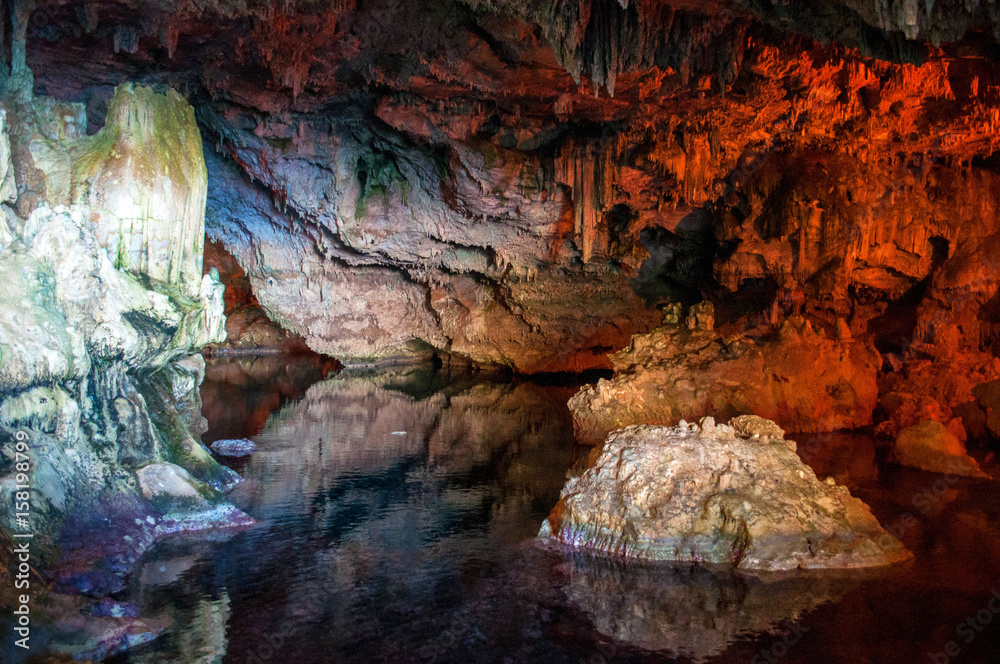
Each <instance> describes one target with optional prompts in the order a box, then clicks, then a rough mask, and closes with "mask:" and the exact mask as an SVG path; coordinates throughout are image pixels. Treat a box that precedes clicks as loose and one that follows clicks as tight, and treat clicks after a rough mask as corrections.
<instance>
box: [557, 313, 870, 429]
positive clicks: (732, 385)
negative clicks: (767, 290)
mask: <svg viewBox="0 0 1000 664" xmlns="http://www.w3.org/2000/svg"><path fill="white" fill-rule="evenodd" d="M678 312H679V308H678V307H673V308H668V310H667V313H666V315H665V316H664V320H665V322H666V324H665V325H663V326H661V327H659V328H657V329H655V330H653V331H652V332H650V333H649V334H642V335H636V336H634V337H633V338H632V341H631V343H630V345H629V346H628V347H627V348H625V349H623V350H621V351H618V352H617V353H613V354H612V355H611V356H610V358H611V362H612V365H613V366H614V368H615V376H614V378H612V379H611V380H607V379H603V378H602V379H600V380H599V381H598V382H597V383H596V384H594V385H588V386H585V387H584V388H583V389H581V390H580V392H578V393H577V394H576V395H575V396H574V397H573V398H572V399H571V400H570V402H569V407H570V410H571V411H572V412H573V420H574V424H575V426H576V430H577V437H578V438H579V439H580V441H581V442H584V443H588V444H597V443H599V442H601V441H602V440H603V439H604V437H605V436H606V435H607V434H608V432H610V431H612V430H614V429H619V428H622V427H625V426H627V425H630V424H676V423H677V422H678V421H679V420H681V419H691V420H693V419H697V418H699V417H702V416H704V415H708V414H711V413H715V414H717V415H719V416H720V417H732V416H734V415H743V414H750V413H754V414H759V415H761V416H762V417H767V418H769V419H773V420H775V421H776V422H778V423H779V424H780V425H781V426H782V427H783V428H787V429H789V430H793V431H800V432H814V431H831V430H835V429H849V428H855V427H859V426H864V425H866V424H870V423H871V421H872V420H871V418H872V411H873V409H874V408H875V405H876V400H877V398H878V389H877V386H876V382H875V376H876V371H877V370H878V367H879V358H878V353H876V352H875V350H874V349H873V348H871V347H869V346H868V345H866V344H865V343H863V342H861V341H856V340H854V339H852V338H850V334H849V333H847V334H846V336H845V335H843V334H842V335H841V338H840V339H831V338H828V337H827V336H826V335H825V334H823V333H822V332H817V331H816V330H814V329H813V327H812V326H811V325H810V324H809V322H808V321H806V320H804V319H801V318H789V319H787V320H786V321H785V322H784V323H783V324H782V326H781V328H780V329H779V330H778V331H777V333H775V334H771V335H767V336H763V337H757V338H753V337H749V336H744V335H741V334H735V335H728V336H723V335H722V334H720V333H719V332H716V331H714V330H712V329H711V315H710V314H708V313H707V311H697V310H695V311H693V313H692V315H691V317H690V318H689V320H688V322H687V323H686V324H685V325H683V326H682V325H681V324H680V316H679V313H678Z"/></svg>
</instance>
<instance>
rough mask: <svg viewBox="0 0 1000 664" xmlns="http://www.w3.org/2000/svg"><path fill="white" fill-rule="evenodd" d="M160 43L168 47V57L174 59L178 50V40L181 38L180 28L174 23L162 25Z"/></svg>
mask: <svg viewBox="0 0 1000 664" xmlns="http://www.w3.org/2000/svg"><path fill="white" fill-rule="evenodd" d="M159 32H160V45H162V46H163V47H164V48H166V49H167V57H168V58H170V59H171V60H173V59H174V53H176V52H177V40H178V39H179V38H180V30H179V29H178V28H177V26H174V25H169V24H168V25H161V26H160V31H159Z"/></svg>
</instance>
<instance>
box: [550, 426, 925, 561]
mask: <svg viewBox="0 0 1000 664" xmlns="http://www.w3.org/2000/svg"><path fill="white" fill-rule="evenodd" d="M779 432H780V433H779ZM783 433H784V432H781V430H780V429H778V428H777V426H776V425H775V424H774V423H773V422H770V421H768V420H764V419H763V418H759V417H756V416H742V417H737V418H734V419H733V420H732V421H731V422H730V424H729V425H716V424H715V421H714V420H713V419H712V418H711V417H706V418H704V419H703V420H702V422H701V425H700V426H699V425H694V424H692V425H688V424H686V423H683V422H682V423H681V424H680V425H678V426H676V427H658V426H630V427H626V428H625V429H621V430H619V431H615V432H613V433H612V434H611V435H610V436H609V437H608V439H607V441H606V442H605V444H604V447H603V449H602V450H601V451H600V453H599V454H596V456H595V457H594V458H593V461H592V463H591V465H590V467H589V468H588V469H587V470H586V471H585V472H584V473H583V474H582V475H580V476H579V477H574V478H572V479H570V480H569V482H567V483H566V486H565V487H564V488H563V491H562V496H561V497H560V499H559V502H558V503H557V504H556V506H555V508H554V509H553V510H552V513H551V514H550V515H549V517H548V519H547V520H546V521H545V522H544V523H543V524H542V528H541V531H540V532H539V536H540V537H543V538H551V539H553V540H555V541H557V542H561V543H563V544H568V545H571V546H573V547H578V548H584V549H591V550H597V551H601V552H605V553H610V554H615V555H620V556H624V557H630V558H639V559H647V560H671V561H681V562H693V563H717V564H723V565H731V566H733V567H736V568H740V569H755V570H790V569H796V568H802V569H807V568H827V567H829V568H856V567H877V566H882V565H889V564H892V563H896V562H901V561H903V560H906V559H908V558H909V557H910V553H909V552H908V551H907V550H906V549H905V548H904V547H903V545H902V544H901V543H900V542H899V541H898V540H897V539H896V538H894V537H893V536H892V535H890V534H889V533H888V532H886V531H885V530H884V529H883V528H882V527H881V526H880V525H879V523H878V521H877V520H876V519H875V517H874V516H873V515H872V513H871V511H870V510H869V509H868V506H867V505H865V504H864V503H863V502H861V501H860V500H858V499H857V498H854V497H853V496H851V494H850V492H849V491H848V490H847V488H846V487H843V486H838V485H837V484H836V483H835V482H833V481H832V480H829V479H828V480H827V481H826V482H821V481H820V480H819V479H818V478H817V477H816V475H815V473H813V471H812V469H810V468H809V467H808V466H806V465H805V464H804V463H802V461H801V460H800V459H799V457H798V456H797V455H796V453H795V447H796V446H795V443H794V442H793V441H788V440H785V439H784V438H783Z"/></svg>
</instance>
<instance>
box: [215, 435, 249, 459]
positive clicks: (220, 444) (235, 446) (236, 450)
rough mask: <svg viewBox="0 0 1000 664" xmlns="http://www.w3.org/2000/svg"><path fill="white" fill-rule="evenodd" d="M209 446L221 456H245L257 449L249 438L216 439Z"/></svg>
mask: <svg viewBox="0 0 1000 664" xmlns="http://www.w3.org/2000/svg"><path fill="white" fill-rule="evenodd" d="M209 447H211V448H212V451H213V452H215V453H216V454H218V455H221V456H228V457H245V456H250V455H251V454H253V453H254V452H256V451H257V445H256V444H255V443H254V442H253V441H252V440H250V439H249V438H226V439H223V440H217V441H215V442H214V443H212V444H211V445H209Z"/></svg>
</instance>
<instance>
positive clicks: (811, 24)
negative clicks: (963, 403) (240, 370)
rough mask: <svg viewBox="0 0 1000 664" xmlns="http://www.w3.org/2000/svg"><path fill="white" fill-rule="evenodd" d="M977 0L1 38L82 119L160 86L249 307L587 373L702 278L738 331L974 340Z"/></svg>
mask: <svg viewBox="0 0 1000 664" xmlns="http://www.w3.org/2000/svg"><path fill="white" fill-rule="evenodd" d="M990 7H991V5H990V6H986V5H983V6H979V5H976V6H975V7H973V6H966V5H965V4H963V3H950V2H937V3H889V4H886V3H869V2H862V1H861V0H857V1H852V2H834V3H822V5H816V4H815V3H814V4H806V3H772V2H759V1H749V0H746V1H743V0H741V1H739V2H712V3H691V2H685V1H680V2H674V3H665V2H660V1H658V0H644V1H641V2H625V3H619V2H605V1H603V0H602V1H597V0H593V1H591V0H587V1H579V0H552V1H548V2H542V3H525V2H521V1H519V0H513V1H507V0H475V1H466V2H445V3H429V2H428V3H419V2H418V3H403V2H398V1H395V0H376V1H373V2H364V3H360V4H359V3H355V2H338V3H333V4H329V5H316V4H313V3H308V2H302V3H290V4H289V3H286V4H285V5H283V6H280V7H279V6H276V5H273V4H271V3H267V2H260V3H251V4H250V5H246V6H243V5H239V6H238V5H237V4H233V3H228V2H213V3H202V4H199V5H196V6H195V5H182V4H177V5H173V4H170V3H163V4H159V5H157V6H155V7H154V6H152V5H150V4H148V3H144V2H140V1H139V0H130V1H129V2H91V3H88V4H87V5H86V8H85V9H83V8H78V7H75V6H74V3H65V2H38V3H37V6H36V8H35V10H34V12H32V13H31V14H30V21H29V23H28V26H27V35H28V41H29V43H30V46H31V47H30V48H28V49H27V56H26V57H27V63H28V64H30V65H31V66H32V69H33V70H35V71H36V72H37V74H36V82H35V85H36V88H37V89H38V90H39V91H46V92H50V93H52V94H56V95H57V96H59V97H60V98H63V99H67V100H73V101H76V102H79V103H81V104H84V106H85V107H86V109H87V111H88V118H89V122H90V123H91V125H93V124H94V122H95V121H96V120H99V119H100V118H101V117H102V116H103V114H105V113H106V112H107V106H108V98H109V94H110V90H111V89H112V85H111V84H112V82H117V81H119V80H123V79H131V80H139V81H144V82H147V83H153V84H159V85H162V84H169V85H172V86H173V87H175V88H177V89H178V90H181V91H182V92H184V94H186V96H187V97H188V98H189V99H190V100H191V101H192V103H193V105H194V106H195V107H196V109H197V118H198V122H199V124H200V127H201V129H202V131H203V133H204V135H205V137H206V141H207V142H206V147H205V153H206V157H205V158H206V162H207V167H208V173H209V182H210V186H209V194H208V213H207V221H206V230H207V233H208V236H209V237H210V238H212V239H214V240H216V241H218V242H220V243H221V244H222V245H223V246H224V247H225V249H226V250H227V251H228V252H230V253H231V254H232V255H233V256H235V257H236V259H237V260H238V261H239V263H240V265H241V268H242V269H243V270H244V271H245V272H246V274H247V276H248V278H249V280H250V282H251V283H252V287H253V290H254V292H255V294H256V296H257V298H258V299H259V304H260V306H261V307H262V309H263V310H264V311H265V312H266V314H267V315H268V316H269V317H270V318H271V319H273V320H274V321H275V322H277V323H279V324H280V325H282V326H283V327H285V328H287V329H288V330H289V331H290V332H292V333H295V334H298V335H301V336H302V338H303V339H304V340H305V342H306V343H307V344H308V345H309V346H310V347H311V348H313V349H314V350H317V351H320V352H323V353H327V354H331V355H334V356H337V357H340V358H343V359H346V360H348V361H371V360H378V359H385V358H387V357H396V356H399V355H407V354H417V355H421V354H426V353H428V352H439V353H453V354H456V355H460V356H464V357H467V358H469V359H472V360H475V361H479V362H499V363H502V364H506V365H509V366H511V367H513V368H515V369H517V370H520V371H524V372H540V371H551V370H564V369H571V370H579V369H585V368H590V367H602V366H603V367H607V366H608V361H607V359H606V355H607V352H608V351H610V350H614V349H617V348H620V347H622V346H624V345H625V343H626V342H627V341H628V339H629V337H630V336H631V335H632V334H634V333H637V332H646V331H649V330H650V329H652V328H653V327H655V325H656V324H657V323H658V322H659V317H660V314H659V312H658V311H657V307H662V306H663V305H664V304H665V303H667V302H676V301H680V302H682V303H685V304H690V303H694V302H697V301H699V300H701V299H703V298H705V297H708V298H710V299H712V300H713V301H715V303H716V304H717V306H718V315H719V321H720V323H721V324H723V325H733V326H735V328H737V329H742V330H746V329H750V328H754V327H755V326H757V325H759V324H777V323H780V321H781V320H783V319H784V318H785V317H786V316H788V315H794V314H799V313H801V314H805V315H807V316H808V317H809V318H810V319H812V320H813V321H814V322H815V323H816V324H818V325H820V326H822V327H824V328H826V329H827V330H828V331H831V332H832V331H833V329H834V327H835V325H836V321H837V319H838V318H843V319H845V320H846V322H847V324H848V326H849V328H850V330H851V332H852V333H853V334H854V335H856V336H860V337H865V338H868V337H872V338H873V339H874V340H875V341H876V343H877V345H878V347H879V348H880V350H882V351H883V352H892V353H896V354H898V355H900V356H901V357H903V356H905V355H906V353H907V352H908V349H909V348H910V347H911V346H914V347H916V346H920V345H922V344H923V345H927V344H932V345H933V344H938V340H947V343H948V344H950V345H952V346H954V347H955V348H954V350H955V351H956V352H966V353H967V354H968V353H972V354H973V355H975V354H977V353H980V352H989V351H990V349H991V348H992V347H993V345H995V340H994V334H993V331H992V330H993V326H994V325H995V322H994V321H993V320H992V318H993V317H994V316H993V313H992V308H991V307H990V306H989V305H988V303H989V302H991V301H992V298H994V296H995V290H994V289H993V286H992V285H991V283H992V282H991V280H990V279H988V278H984V279H979V278H977V277H974V276H973V273H974V272H976V271H977V270H978V268H973V267H969V266H965V267H963V266H962V263H963V262H967V261H969V260H973V261H974V260H976V258H975V257H977V256H980V254H981V251H980V250H979V249H978V247H979V246H980V245H981V243H982V242H986V241H988V238H990V237H991V236H992V235H993V234H994V233H995V232H996V229H995V222H994V218H995V214H994V211H995V209H996V200H995V195H994V194H993V192H994V191H995V187H994V184H995V183H994V178H995V176H996V168H995V163H994V162H995V157H994V155H995V153H996V145H995V140H994V133H995V129H996V125H997V122H998V121H1000V106H998V104H1000V97H998V89H1000V88H998V76H997V72H996V71H995V67H994V66H993V65H992V59H991V58H993V57H994V56H995V55H996V37H995V33H996V28H995V26H996V25H997V20H996V17H995V16H994V12H993V10H992V9H990ZM93 129H94V127H91V128H90V131H91V132H92V131H93ZM373 304H377V306H373ZM900 312H902V315H897V314H899V313H900ZM972 312H975V313H974V320H975V322H972V323H970V322H968V321H969V316H970V315H972ZM889 318H893V319H899V320H902V321H903V322H902V323H900V324H898V325H897V324H894V325H890V326H887V325H885V323H886V321H887V320H888V319H889ZM976 357H978V355H976Z"/></svg>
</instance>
